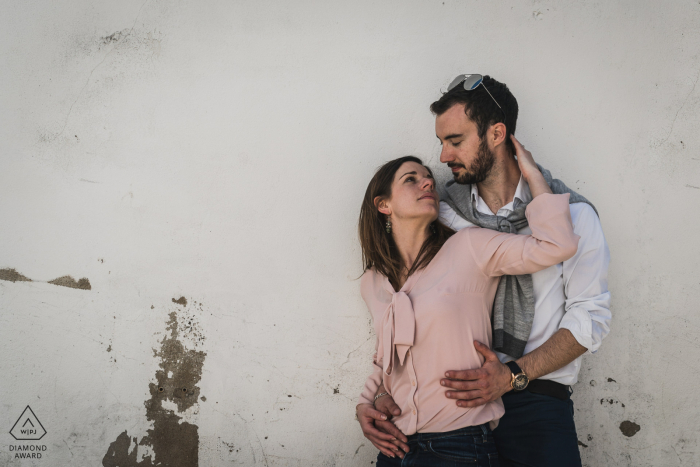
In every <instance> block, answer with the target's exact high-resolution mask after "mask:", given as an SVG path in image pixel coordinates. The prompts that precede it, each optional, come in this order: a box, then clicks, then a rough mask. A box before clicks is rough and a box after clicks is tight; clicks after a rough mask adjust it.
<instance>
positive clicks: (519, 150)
mask: <svg viewBox="0 0 700 467" xmlns="http://www.w3.org/2000/svg"><path fill="white" fill-rule="evenodd" d="M513 143H514V144H515V148H516V156H517V157H518V166H519V167H520V171H521V173H522V174H523V178H525V180H526V181H527V182H528V185H529V186H530V192H531V193H532V196H533V200H532V201H531V202H530V204H529V205H528V206H527V209H526V211H525V216H526V217H527V220H528V224H529V226H530V229H531V230H532V234H531V235H518V234H507V233H502V232H496V231H494V230H490V229H470V231H469V246H470V249H471V252H472V255H473V256H474V259H475V260H476V263H477V264H478V266H479V268H480V269H481V270H482V272H483V273H484V274H486V275H488V276H501V275H504V274H511V275H516V274H532V273H534V272H537V271H541V270H542V269H546V268H548V267H550V266H553V265H555V264H558V263H561V262H562V261H565V260H567V259H569V258H571V257H572V256H573V255H574V254H575V253H576V249H577V247H578V240H579V236H578V235H576V234H575V233H574V230H573V225H572V223H571V212H570V211H569V195H568V194H566V195H553V194H552V190H551V189H550V188H549V185H547V182H546V181H545V179H544V176H542V174H541V173H540V171H539V169H538V168H537V165H536V164H535V161H534V160H533V158H532V154H531V153H530V152H529V151H527V150H525V148H524V147H523V146H522V145H521V144H520V143H519V142H518V140H517V139H515V138H514V137H513Z"/></svg>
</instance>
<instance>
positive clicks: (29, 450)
mask: <svg viewBox="0 0 700 467" xmlns="http://www.w3.org/2000/svg"><path fill="white" fill-rule="evenodd" d="M10 434H11V435H12V436H13V437H14V438H15V439H16V440H17V441H38V440H40V439H41V438H43V437H44V435H45V434H46V430H45V429H44V426H43V425H42V424H41V422H40V421H39V419H38V418H37V416H36V415H35V414H34V411H33V410H32V408H31V407H29V406H27V408H26V409H24V412H22V415H20V416H19V418H18V419H17V421H16V422H15V424H14V426H13V427H12V429H11V430H10ZM9 447H10V452H14V453H15V459H41V458H42V453H43V452H45V451H46V445H45V444H42V445H39V444H17V445H14V444H11V445H10V446H9Z"/></svg>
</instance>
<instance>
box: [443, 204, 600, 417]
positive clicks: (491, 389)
mask: <svg viewBox="0 0 700 467" xmlns="http://www.w3.org/2000/svg"><path fill="white" fill-rule="evenodd" d="M574 209H575V210H576V216H575V219H574V225H575V228H574V232H575V233H577V234H578V235H580V236H581V240H580V242H579V249H578V251H577V252H576V255H574V257H573V258H571V259H569V260H567V261H564V263H563V268H562V275H563V279H564V291H565V293H566V297H567V298H566V303H565V309H566V313H565V314H564V317H563V318H562V320H561V323H560V324H559V330H558V331H557V332H555V333H554V334H553V335H552V336H551V337H550V338H549V339H548V340H547V341H546V342H545V343H544V344H542V345H541V346H540V347H538V348H537V349H535V350H533V351H532V352H530V353H529V354H527V355H524V356H522V357H521V358H520V359H518V360H516V363H517V364H518V366H520V368H522V370H523V371H524V372H525V373H526V374H527V375H528V377H529V378H530V380H533V379H536V378H539V377H542V376H544V375H547V374H549V373H552V372H553V371H556V370H558V369H559V368H562V367H563V366H565V365H568V364H569V363H571V362H572V361H574V360H575V359H576V358H578V357H579V356H581V355H583V354H584V353H585V352H586V351H587V350H588V351H590V352H591V353H594V352H596V351H597V350H598V348H599V347H600V344H601V342H602V340H603V338H604V337H605V336H606V335H607V334H608V333H609V331H610V325H609V324H610V320H611V314H610V293H609V292H608V282H607V272H608V264H609V261H610V253H609V251H608V246H607V243H606V242H605V237H604V235H603V230H602V228H601V226H600V221H599V220H598V217H597V216H596V214H595V211H593V209H592V208H591V207H590V206H588V205H583V204H582V205H576V206H575V207H573V208H572V211H573V210H574ZM572 214H573V213H572ZM572 217H574V216H572ZM474 345H475V347H476V349H477V351H479V353H481V354H482V355H483V356H484V357H485V359H486V360H485V362H484V365H483V366H482V367H481V368H479V369H476V370H467V371H448V372H447V373H446V377H447V379H444V380H442V384H443V386H445V387H448V388H451V389H455V390H454V391H448V392H447V393H446V395H447V397H449V398H451V399H459V400H458V401H457V405H460V406H462V407H475V406H478V405H482V404H485V403H487V402H490V401H493V400H496V399H497V398H498V397H500V396H502V395H503V394H505V393H506V392H508V391H509V390H510V380H511V372H510V369H509V368H508V367H507V366H505V365H504V364H502V363H501V362H500V361H499V360H498V358H497V357H496V354H495V353H493V352H492V351H491V350H490V349H489V348H488V347H486V346H484V345H482V344H480V343H477V342H475V343H474Z"/></svg>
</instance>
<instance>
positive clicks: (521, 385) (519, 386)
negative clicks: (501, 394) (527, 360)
mask: <svg viewBox="0 0 700 467" xmlns="http://www.w3.org/2000/svg"><path fill="white" fill-rule="evenodd" d="M528 382H529V380H528V378H527V375H526V374H525V373H520V374H518V375H515V379H514V380H513V389H515V390H516V391H522V390H523V389H525V387H527V383H528Z"/></svg>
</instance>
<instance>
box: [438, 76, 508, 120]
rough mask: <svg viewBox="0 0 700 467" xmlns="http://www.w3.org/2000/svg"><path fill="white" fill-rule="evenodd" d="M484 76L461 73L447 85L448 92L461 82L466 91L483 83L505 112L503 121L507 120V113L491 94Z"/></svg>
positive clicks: (482, 85)
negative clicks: (485, 83)
mask: <svg viewBox="0 0 700 467" xmlns="http://www.w3.org/2000/svg"><path fill="white" fill-rule="evenodd" d="M483 81H484V77H483V76H481V75H459V76H458V77H456V78H455V79H453V80H452V82H451V83H450V85H449V86H448V87H447V92H450V91H452V90H453V89H454V88H456V87H457V86H459V85H460V84H462V83H464V84H463V87H464V90H465V91H473V90H474V89H476V88H477V87H478V86H479V85H481V87H482V88H484V89H485V90H486V92H487V93H488V94H489V96H491V99H493V101H494V102H495V103H496V105H497V106H498V108H499V109H500V111H501V113H502V114H503V123H505V122H506V113H505V112H504V111H503V107H501V104H499V103H498V101H497V100H496V99H495V98H494V97H493V96H492V95H491V93H490V92H489V90H488V89H487V88H486V86H484V82H483Z"/></svg>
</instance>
